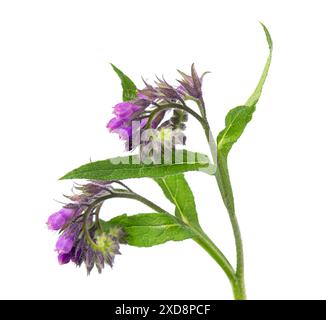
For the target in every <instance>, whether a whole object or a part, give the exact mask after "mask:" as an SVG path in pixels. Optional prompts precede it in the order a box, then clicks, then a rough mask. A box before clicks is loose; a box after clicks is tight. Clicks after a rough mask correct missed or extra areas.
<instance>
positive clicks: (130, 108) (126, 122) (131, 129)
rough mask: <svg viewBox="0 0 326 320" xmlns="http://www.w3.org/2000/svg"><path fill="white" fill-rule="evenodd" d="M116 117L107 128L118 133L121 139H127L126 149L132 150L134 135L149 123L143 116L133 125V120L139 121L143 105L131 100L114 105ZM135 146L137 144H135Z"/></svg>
mask: <svg viewBox="0 0 326 320" xmlns="http://www.w3.org/2000/svg"><path fill="white" fill-rule="evenodd" d="M113 109H114V111H113V113H114V115H115V117H114V118H112V119H111V120H110V121H109V123H108V124H107V128H108V129H109V130H110V131H111V132H114V133H118V134H119V137H120V139H122V140H125V141H126V142H127V143H126V149H127V150H132V149H133V146H132V137H133V135H134V136H136V134H137V133H139V130H141V129H143V128H144V127H145V125H146V123H147V118H143V119H141V120H140V122H139V123H138V124H137V123H135V124H134V125H133V121H135V122H136V121H137V117H139V116H140V114H141V113H142V111H143V107H141V106H138V105H136V104H134V103H131V102H121V103H118V104H117V105H115V106H114V107H113ZM134 147H135V146H134Z"/></svg>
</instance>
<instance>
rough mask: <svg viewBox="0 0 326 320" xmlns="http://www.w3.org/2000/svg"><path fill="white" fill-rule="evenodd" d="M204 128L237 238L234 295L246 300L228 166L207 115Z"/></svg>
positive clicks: (241, 251) (241, 252)
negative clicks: (219, 151)
mask: <svg viewBox="0 0 326 320" xmlns="http://www.w3.org/2000/svg"><path fill="white" fill-rule="evenodd" d="M203 107H204V106H203ZM203 116H204V115H203ZM203 128H204V130H205V135H206V139H207V141H208V144H209V148H210V151H211V154H212V157H213V162H214V165H215V169H216V171H215V178H216V182H217V185H218V187H219V190H220V192H221V195H222V199H223V202H224V204H225V207H226V209H227V211H228V214H229V219H230V222H231V225H232V230H233V235H234V240H235V246H236V255H237V268H236V278H237V290H236V291H235V289H234V288H233V291H234V297H235V299H239V300H244V299H246V293H245V282H244V256H243V244H242V238H241V232H240V227H239V224H238V220H237V217H236V214H235V208H234V198H233V191H232V186H231V181H230V176H229V171H228V166H227V162H226V161H223V160H222V159H220V158H219V157H218V154H217V145H216V142H215V138H214V136H213V134H212V131H211V129H210V126H209V123H208V121H207V118H206V117H205V123H204V124H203Z"/></svg>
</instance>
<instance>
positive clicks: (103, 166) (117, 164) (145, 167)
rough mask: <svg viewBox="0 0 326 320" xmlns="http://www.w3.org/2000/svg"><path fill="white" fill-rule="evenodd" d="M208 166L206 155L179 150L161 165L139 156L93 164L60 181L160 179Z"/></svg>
mask: <svg viewBox="0 0 326 320" xmlns="http://www.w3.org/2000/svg"><path fill="white" fill-rule="evenodd" d="M208 166H209V160H208V157H207V156H206V155H203V154H200V153H194V152H191V151H187V150H177V151H176V152H175V154H174V156H173V158H172V159H171V161H165V162H162V163H161V164H155V163H152V162H149V163H147V162H145V161H143V162H142V161H141V160H140V158H139V156H138V155H133V156H126V157H117V158H112V159H108V160H101V161H96V162H91V163H88V164H85V165H83V166H81V167H79V168H77V169H75V170H72V171H71V172H69V173H67V174H66V175H64V176H63V177H62V178H60V180H64V179H94V180H115V179H119V180H123V179H129V178H143V177H150V178H159V177H165V176H169V175H174V174H178V173H182V172H186V171H199V170H205V168H207V167H208Z"/></svg>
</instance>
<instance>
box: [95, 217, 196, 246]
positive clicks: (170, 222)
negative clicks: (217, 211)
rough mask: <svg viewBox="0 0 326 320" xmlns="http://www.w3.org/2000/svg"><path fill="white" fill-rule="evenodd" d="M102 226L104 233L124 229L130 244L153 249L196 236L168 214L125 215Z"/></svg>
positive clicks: (102, 223)
mask: <svg viewBox="0 0 326 320" xmlns="http://www.w3.org/2000/svg"><path fill="white" fill-rule="evenodd" d="M101 225H102V228H103V230H104V231H109V230H110V228H112V227H114V226H120V227H122V228H123V229H124V231H125V232H126V235H127V236H126V240H127V242H128V244H129V245H131V246H135V247H152V246H155V245H158V244H162V243H164V242H167V241H181V240H185V239H189V238H192V237H193V236H194V234H193V232H192V231H191V229H190V228H188V227H187V226H186V225H184V224H183V223H182V222H180V220H178V219H177V218H176V217H174V216H172V215H170V214H167V213H141V214H136V215H133V216H127V215H126V214H124V215H121V216H118V217H115V218H113V219H111V220H110V221H107V222H103V221H101Z"/></svg>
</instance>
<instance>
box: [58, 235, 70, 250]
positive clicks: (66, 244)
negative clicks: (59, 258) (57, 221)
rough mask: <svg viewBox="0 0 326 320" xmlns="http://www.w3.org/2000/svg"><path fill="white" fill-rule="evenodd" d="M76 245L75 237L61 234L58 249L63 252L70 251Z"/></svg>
mask: <svg viewBox="0 0 326 320" xmlns="http://www.w3.org/2000/svg"><path fill="white" fill-rule="evenodd" d="M73 245H74V237H73V236H67V235H65V234H63V235H61V236H60V237H59V239H58V241H57V243H56V250H57V251H58V252H59V254H61V253H66V254H67V253H70V251H71V249H72V247H73Z"/></svg>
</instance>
